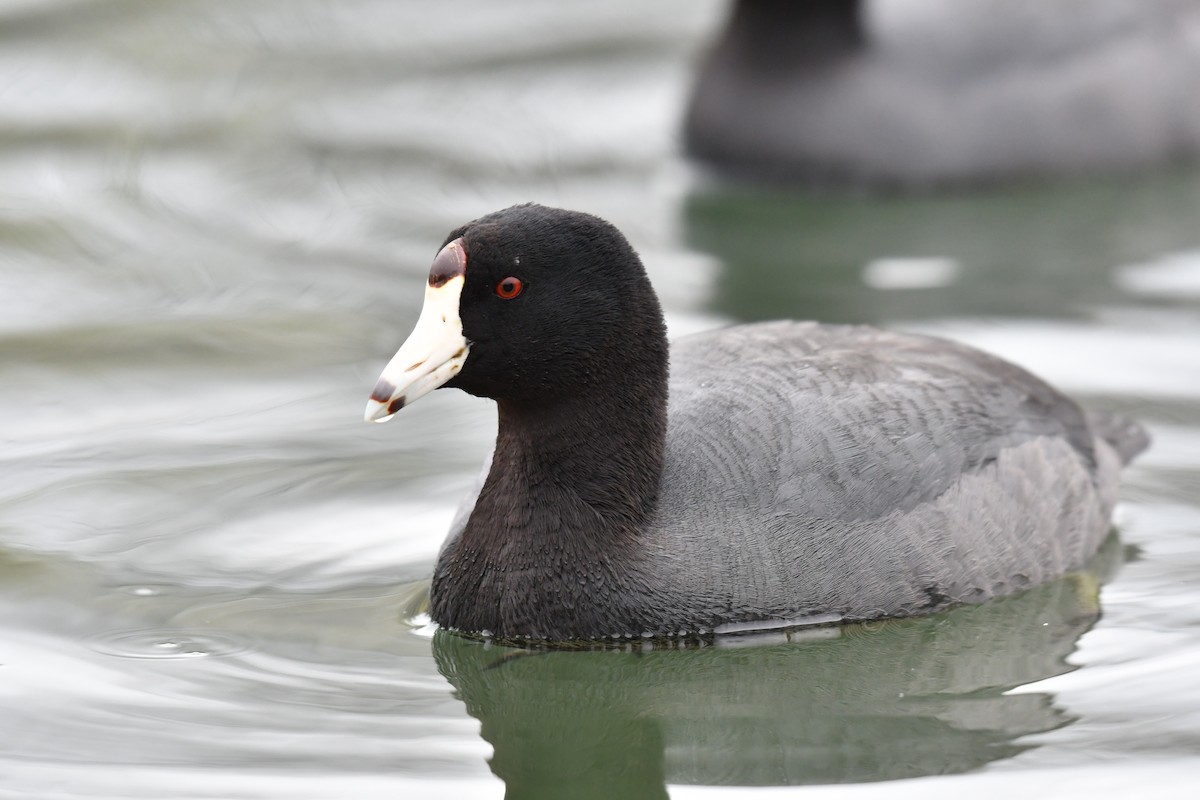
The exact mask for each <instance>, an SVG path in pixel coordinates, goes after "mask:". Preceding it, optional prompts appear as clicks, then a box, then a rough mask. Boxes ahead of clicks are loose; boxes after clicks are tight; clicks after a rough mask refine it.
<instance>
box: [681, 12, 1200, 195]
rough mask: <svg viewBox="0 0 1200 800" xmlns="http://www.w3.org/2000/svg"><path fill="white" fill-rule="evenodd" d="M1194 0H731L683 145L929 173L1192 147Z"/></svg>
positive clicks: (820, 168)
mask: <svg viewBox="0 0 1200 800" xmlns="http://www.w3.org/2000/svg"><path fill="white" fill-rule="evenodd" d="M1197 30H1200V2H1197V1H1196V0H1082V1H1081V2H1045V0H875V2H863V1H862V0H803V2H795V1H794V0H737V2H735V3H734V4H733V9H732V12H731V14H730V18H729V20H728V23H727V24H726V26H725V28H724V29H723V30H722V31H721V32H720V34H719V35H718V37H717V39H716V42H715V43H714V44H713V47H712V49H711V50H710V52H709V53H708V54H707V56H706V58H705V59H704V61H703V62H702V64H701V65H700V68H699V71H698V74H697V77H696V81H695V85H694V87H693V89H692V95H691V99H690V102H689V106H688V111H687V114H686V118H685V121H684V139H685V144H686V147H687V150H688V152H689V153H690V154H692V155H693V156H694V157H695V158H697V159H698V160H700V161H702V162H704V163H706V164H709V165H711V166H713V167H715V168H717V169H718V170H720V171H723V172H731V173H735V174H740V175H748V176H751V177H756V178H770V179H780V178H791V179H797V180H802V181H816V182H822V183H848V184H861V183H865V184H882V185H890V186H902V187H910V186H915V187H927V186H936V185H942V184H956V183H980V182H994V181H999V180H1009V179H1016V178H1030V177H1034V178H1036V177H1045V176H1061V175H1072V174H1079V173H1086V172H1096V171H1114V170H1130V169H1136V168H1144V167H1148V166H1153V165H1160V164H1163V163H1166V162H1168V161H1171V160H1173V159H1178V158H1180V157H1183V156H1195V155H1197V154H1198V153H1200V104H1198V103H1197V102H1196V94H1197V90H1196V87H1197V86H1200V37H1197V34H1196V31H1197Z"/></svg>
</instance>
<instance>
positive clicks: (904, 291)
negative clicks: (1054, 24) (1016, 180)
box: [0, 0, 1200, 798]
mask: <svg viewBox="0 0 1200 800" xmlns="http://www.w3.org/2000/svg"><path fill="white" fill-rule="evenodd" d="M719 13H720V9H719V8H718V7H717V6H716V5H715V4H714V3H707V2H706V3H692V2H683V0H676V1H673V2H664V3H654V4H638V3H633V2H626V1H624V0H622V2H618V3H606V4H592V5H580V4H569V5H568V4H560V3H553V2H548V1H541V2H538V1H535V0H524V2H522V3H520V4H518V5H513V4H505V5H504V6H503V7H501V6H496V7H494V8H493V7H491V6H489V5H487V4H478V3H465V2H450V3H439V4H435V5H431V4H415V3H413V4H399V3H386V2H367V1H366V0H357V1H355V2H343V3H337V4H333V3H323V2H315V1H313V2H309V1H305V2H281V1H280V0H253V2H233V1H232V0H218V1H216V2H204V3H199V2H175V3H161V2H153V1H152V0H113V1H112V2H108V3H103V4H99V3H78V2H71V1H70V0H59V1H48V2H28V1H26V0H4V2H0V298H2V299H3V311H4V313H3V314H0V439H2V440H3V442H4V447H3V451H2V455H0V458H2V459H3V464H4V471H3V475H4V480H3V481H2V482H0V709H2V710H3V713H2V714H0V796H3V797H13V798H27V797H38V798H77V797H88V798H99V797H110V798H160V797H172V798H211V797H225V798H276V797H277V798H329V797H362V798H373V797H379V798H384V797H386V798H395V797H405V798H421V797H438V798H442V797H447V796H453V797H500V796H503V794H504V792H505V783H504V782H503V781H507V782H508V783H507V786H508V790H509V793H510V796H514V797H518V796H523V797H537V796H545V797H562V796H568V795H574V796H580V797H661V796H663V795H664V794H668V793H669V795H670V796H672V797H710V796H711V797H729V796H739V797H740V796H744V794H745V793H746V791H748V790H747V789H745V788H744V787H747V786H753V787H756V788H755V789H753V791H754V792H756V793H763V794H768V795H769V794H772V793H774V792H776V791H778V792H786V793H788V796H792V795H793V794H795V793H796V792H803V791H815V792H824V791H826V790H824V789H821V788H815V789H809V790H797V789H786V788H785V789H770V788H768V787H770V786H782V785H787V784H821V783H831V782H832V783H844V784H846V785H844V786H842V787H839V789H838V791H839V793H841V794H844V795H848V796H856V795H870V796H886V797H918V796H919V797H922V798H927V797H928V796H930V795H931V794H933V795H939V794H940V795H949V794H952V793H953V794H970V793H973V794H977V795H983V796H1000V795H1004V796H1010V795H1015V794H1019V793H1037V794H1038V795H1045V794H1055V793H1058V794H1060V795H1062V796H1081V795H1083V794H1085V793H1086V794H1087V795H1089V796H1092V797H1098V798H1110V797H1111V798H1118V797H1120V798H1124V797H1128V796H1130V795H1131V794H1132V793H1133V792H1134V791H1144V790H1145V788H1146V787H1148V786H1154V787H1155V791H1157V792H1158V793H1159V794H1160V795H1165V794H1168V793H1170V792H1176V793H1177V794H1178V795H1179V796H1187V792H1188V789H1189V787H1190V786H1192V785H1194V775H1195V774H1196V771H1197V770H1200V757H1198V754H1200V684H1198V683H1197V681H1196V679H1195V676H1196V674H1198V670H1200V611H1198V610H1197V609H1200V590H1198V589H1197V581H1196V578H1197V575H1198V574H1200V539H1198V534H1200V355H1198V354H1200V232H1198V231H1200V226H1197V208H1198V207H1200V203H1198V201H1200V172H1197V171H1196V170H1195V169H1184V168H1172V169H1166V170H1163V171H1162V172H1161V173H1159V174H1154V175H1148V176H1138V177H1124V178H1108V179H1096V180H1090V181H1080V182H1076V183H1074V184H1071V185H1059V186H1021V187H1014V188H1011V189H1008V190H1003V191H993V192H987V193H982V192H981V193H960V194H956V195H951V196H929V197H891V198H869V197H858V196H837V195H832V196H831V195H811V194H795V193H782V192H779V191H775V190H770V191H753V190H749V189H744V188H729V187H725V188H722V187H715V186H712V185H710V184H707V183H706V182H704V181H702V180H694V179H693V176H692V175H691V173H690V172H689V171H688V169H687V168H686V165H684V164H683V163H682V162H681V161H680V160H679V159H678V157H677V156H676V155H675V150H676V145H675V142H676V128H675V126H676V120H677V118H678V115H679V111H680V108H681V105H682V102H683V96H684V92H685V89H686V82H687V74H688V69H689V65H690V63H691V60H692V59H693V58H694V56H695V53H696V52H697V49H698V48H699V47H700V46H702V42H703V40H704V37H705V36H707V35H708V32H709V31H711V29H712V27H713V26H714V25H715V24H716V22H717V18H718V16H719ZM527 200H536V201H540V202H544V203H548V204H558V205H564V206H570V207H575V208H579V209H583V210H588V211H591V212H593V213H597V214H600V215H601V216H605V217H607V218H609V219H610V220H612V221H613V222H614V223H616V224H617V225H618V226H620V227H621V228H622V229H623V230H625V231H626V232H627V234H628V235H629V236H630V238H631V240H632V241H633V242H634V244H635V246H636V247H637V248H638V249H639V251H640V252H641V254H642V256H643V258H644V259H645V261H646V262H647V266H648V268H649V270H650V273H651V277H652V279H653V280H654V281H655V283H656V286H657V287H658V288H659V291H660V293H661V294H662V297H663V300H664V304H665V306H666V309H667V312H668V316H669V322H670V325H671V327H672V329H673V331H675V332H677V333H683V332H687V331H690V330H696V329H700V328H704V327H709V326H712V325H719V324H724V323H727V322H730V321H736V320H743V319H762V318H771V317H780V316H787V317H819V318H822V319H826V320H833V321H855V322H872V323H877V324H884V325H891V326H898V327H905V328H909V329H917V330H923V331H931V332H936V333H941V334H943V335H948V336H953V337H955V338H959V339H962V340H964V341H968V342H972V343H976V344H980V345H982V346H985V347H987V348H989V349H991V350H993V351H995V352H998V353H1000V354H1002V355H1005V356H1007V357H1010V358H1012V359H1014V360H1016V361H1018V362H1020V363H1022V364H1025V365H1027V366H1029V367H1032V368H1033V369H1035V370H1036V371H1038V372H1040V373H1041V374H1043V375H1044V376H1046V377H1047V378H1049V379H1051V380H1052V381H1054V382H1056V383H1057V384H1059V385H1061V386H1062V387H1064V388H1066V389H1068V390H1070V391H1071V392H1072V393H1074V394H1076V395H1077V396H1079V397H1080V398H1081V399H1083V400H1084V401H1086V402H1088V403H1089V404H1092V405H1095V406H1097V407H1104V408H1112V409H1120V410H1125V411H1128V412H1129V413H1132V414H1135V415H1136V416H1138V417H1139V418H1140V419H1142V420H1144V421H1145V422H1146V423H1147V424H1148V426H1149V427H1150V429H1151V431H1152V432H1153V435H1154V437H1155V444H1154V447H1153V449H1152V450H1151V451H1149V452H1148V453H1147V454H1146V455H1145V456H1144V457H1143V458H1142V459H1141V460H1139V462H1138V463H1137V464H1136V465H1135V466H1134V467H1133V468H1132V469H1131V470H1129V472H1128V473H1127V481H1126V485H1125V488H1124V490H1123V495H1122V498H1123V501H1122V504H1121V505H1120V507H1119V508H1118V514H1117V519H1118V522H1119V524H1120V539H1119V540H1117V539H1114V540H1112V541H1111V542H1110V544H1109V545H1108V547H1107V549H1106V551H1105V553H1104V554H1103V556H1102V557H1101V559H1100V560H1099V561H1098V563H1097V564H1096V565H1094V567H1093V569H1092V570H1091V571H1089V572H1084V573H1080V574H1078V575H1074V576H1071V577H1069V578H1067V579H1066V580H1064V581H1061V582H1058V583H1056V584H1053V585H1051V586H1047V587H1043V588H1041V589H1038V590H1036V591H1034V592H1030V593H1028V594H1026V595H1023V596H1020V597H1016V598H1012V599H1010V600H1005V601H1002V602H997V603H993V604H990V605H988V606H984V607H981V608H970V609H961V610H959V611H955V612H951V613H949V614H946V615H941V616H938V617H933V618H930V619H925V620H914V621H907V622H902V623H888V624H884V625H879V626H856V627H850V628H845V629H836V628H823V629H816V630H810V631H802V632H796V633H793V634H790V635H786V636H785V635H777V636H775V637H774V638H767V639H765V640H764V639H762V638H755V637H738V638H734V639H730V640H727V641H725V642H723V643H722V645H721V646H720V647H715V646H710V647H702V648H696V649H683V650H679V649H669V650H660V649H653V648H651V647H648V646H646V645H644V644H642V645H637V646H635V644H634V643H631V644H630V646H629V647H628V648H624V649H620V650H617V651H610V652H569V653H532V654H529V653H523V652H517V651H512V650H510V649H506V648H501V647H497V646H488V645H484V644H481V643H478V642H473V641H469V640H463V639H459V638H456V637H453V636H448V635H446V634H444V633H437V634H434V633H433V632H432V631H431V630H429V629H428V628H425V627H421V625H420V617H419V615H417V616H416V617H415V618H414V613H415V611H416V609H418V608H419V603H420V596H421V593H422V591H423V588H424V583H423V582H424V581H425V579H426V578H427V577H428V573H429V569H430V564H431V561H432V558H433V557H434V554H435V553H436V550H437V547H438V544H439V543H440V541H441V538H442V536H443V533H444V531H445V529H446V527H447V525H448V524H449V521H450V518H451V517H452V515H453V513H454V508H455V504H456V503H457V500H458V498H459V496H460V495H461V494H462V492H463V491H464V490H465V489H466V488H467V487H468V486H469V485H470V484H471V482H472V481H473V480H474V478H475V474H476V472H477V470H478V467H479V463H480V460H481V459H482V458H483V455H484V453H485V452H486V450H487V447H488V442H489V439H490V437H491V436H492V434H493V432H494V425H495V422H494V411H493V410H492V409H491V408H490V407H489V406H488V404H487V403H485V402H482V401H475V400H473V399H471V398H467V397H465V396H462V395H460V394H457V393H453V392H439V393H436V395H435V396H432V397H429V398H426V399H425V400H423V401H422V402H421V403H418V404H416V405H414V406H413V407H412V408H411V409H405V411H404V413H403V414H401V415H399V416H398V417H397V418H396V419H395V420H394V421H393V422H391V423H390V424H389V425H388V426H386V427H378V426H367V425H364V424H363V423H362V422H361V413H362V408H363V405H364V402H365V399H366V395H367V393H368V392H369V390H370V387H371V385H372V384H373V382H374V379H375V377H376V376H377V375H378V372H379V370H380V368H381V367H382V365H383V364H384V363H385V361H386V360H387V358H388V357H389V356H390V355H391V353H392V352H393V351H394V349H395V347H396V346H397V345H398V344H399V342H400V341H401V340H402V338H403V336H404V335H405V334H406V333H407V330H408V327H409V326H410V325H411V323H412V321H413V320H414V319H415V316H416V312H417V309H418V304H419V303H420V298H421V285H422V276H423V275H424V274H425V272H426V271H427V269H428V265H429V261H430V259H431V258H432V256H433V254H434V252H435V250H436V248H437V246H438V244H440V242H441V239H442V237H443V236H444V234H445V232H447V231H448V230H450V229H451V228H452V227H454V226H456V225H458V224H460V223H462V222H463V221H465V220H468V219H470V218H472V217H474V216H477V215H479V214H482V213H486V212H488V211H491V210H493V209H496V208H499V207H502V206H504V205H506V204H509V203H513V202H520V201H527ZM414 619H415V622H414V621H413V620H414ZM564 784H569V789H564Z"/></svg>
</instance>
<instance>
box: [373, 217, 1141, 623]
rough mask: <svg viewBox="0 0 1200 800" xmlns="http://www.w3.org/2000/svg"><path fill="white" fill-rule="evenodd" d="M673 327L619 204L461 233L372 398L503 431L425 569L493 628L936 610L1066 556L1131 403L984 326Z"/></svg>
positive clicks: (453, 607) (446, 250) (1104, 512)
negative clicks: (453, 402)
mask: <svg viewBox="0 0 1200 800" xmlns="http://www.w3.org/2000/svg"><path fill="white" fill-rule="evenodd" d="M667 355H668V346H667V339H666V335H665V329H664V326H663V319H662V313H661V310H660V308H659V304H658V300H657V298H656V296H655V294H654V291H653V289H652V288H651V286H650V283H649V281H648V279H647V277H646V273H645V271H644V269H643V267H642V264H641V261H640V260H639V259H638V256H637V255H636V253H634V251H633V249H632V248H631V247H630V246H629V244H628V242H627V241H626V240H625V238H624V237H623V236H622V235H621V234H620V232H618V231H617V230H616V229H615V228H613V227H612V226H611V225H609V224H608V223H606V222H604V221H603V220H601V219H598V218H596V217H592V216H589V215H586V214H581V213H576V212H570V211H562V210H558V209H550V208H545V207H542V206H537V205H523V206H515V207H512V208H509V209H506V210H504V211H499V212H496V213H494V214H491V215H488V216H485V217H482V218H480V219H478V220H476V221H474V222H471V223H469V224H467V225H465V226H463V227H461V228H459V229H457V230H455V231H454V232H453V233H451V234H450V236H449V237H448V238H447V240H446V243H445V245H444V246H443V248H442V250H441V251H440V252H439V253H438V255H437V257H436V259H435V260H434V262H433V267H432V269H431V271H430V275H429V285H428V287H427V289H426V296H425V306H424V309H423V310H422V312H421V317H420V319H419V321H418V322H417V326H416V329H415V330H414V331H413V333H412V335H411V336H410V337H409V339H408V341H407V342H405V344H404V345H403V347H401V349H400V350H399V352H398V353H397V354H396V356H395V357H394V358H393V359H392V361H391V363H389V365H388V366H387V368H386V369H385V371H384V372H383V375H382V376H381V378H380V381H379V383H378V385H377V386H376V387H375V391H374V392H373V393H372V399H371V401H370V403H369V404H368V407H367V418H368V419H370V420H379V421H382V420H385V419H388V418H390V416H391V415H392V414H394V413H396V412H397V411H399V410H400V409H401V408H402V407H403V406H404V405H405V404H406V403H409V402H412V401H413V400H415V399H417V398H418V397H419V396H421V395H423V394H425V393H426V392H428V391H431V390H432V389H435V388H437V387H438V386H448V387H455V388H459V389H462V390H464V391H466V392H469V393H471V394H474V395H479V396H483V397H490V398H494V399H495V400H496V402H497V404H498V406H499V431H498V434H497V439H496V448H495V451H494V453H493V456H492V462H491V465H490V470H489V471H488V472H487V477H486V479H485V480H484V481H483V484H482V487H481V488H480V490H479V492H478V496H477V497H476V498H475V499H474V503H473V506H471V507H469V508H468V509H467V510H466V512H465V513H462V514H460V515H459V520H458V521H456V523H455V526H454V530H453V531H452V532H451V534H450V537H449V539H448V540H447V542H446V544H445V546H444V547H443V549H442V552H441V554H440V556H439V558H438V562H437V567H436V570H435V573H434V576H433V584H432V588H431V591H430V599H431V609H432V616H433V619H434V620H435V621H436V622H438V623H440V624H441V625H443V626H446V627H450V628H454V629H459V630H464V631H473V632H488V633H490V634H493V635H495V636H499V637H505V638H511V637H531V638H537V639H553V640H567V639H599V638H607V637H613V636H626V635H635V636H637V635H644V634H652V635H676V634H680V633H683V632H687V633H703V632H712V631H714V630H715V631H721V630H725V629H730V628H736V627H738V626H742V625H760V624H763V625H769V624H771V623H772V622H786V621H792V620H806V619H807V620H812V619H829V620H834V619H837V620H861V619H872V618H879V617H889V616H906V615H914V614H925V613H930V612H934V611H937V610H940V609H943V608H946V607H948V606H950V605H953V604H958V603H976V602H981V601H983V600H986V599H988V598H990V597H994V596H997V595H1002V594H1006V593H1010V592H1014V591H1018V590H1021V589H1024V588H1026V587H1029V586H1032V585H1034V584H1037V583H1039V582H1042V581H1045V580H1047V579H1049V578H1052V577H1055V576H1057V575H1061V574H1062V573H1063V572H1065V571H1068V570H1071V569H1073V568H1076V567H1078V566H1080V565H1081V564H1083V562H1084V561H1085V560H1086V559H1087V558H1088V557H1089V556H1090V555H1091V554H1092V553H1093V552H1094V551H1095V550H1096V548H1097V546H1098V545H1099V543H1100V541H1101V540H1102V539H1103V538H1104V536H1105V534H1106V531H1107V529H1108V526H1109V514H1110V512H1111V510H1112V506H1113V503H1114V501H1115V499H1116V494H1117V473H1118V471H1119V469H1120V466H1121V464H1122V463H1124V462H1126V461H1128V460H1129V459H1130V458H1131V457H1132V456H1133V455H1134V454H1136V453H1137V452H1138V451H1139V450H1141V449H1142V448H1143V447H1144V446H1145V443H1146V438H1145V434H1144V433H1143V432H1142V430H1141V428H1139V427H1138V426H1137V425H1136V424H1133V423H1130V422H1128V421H1125V420H1122V419H1119V418H1116V417H1111V416H1106V415H1098V414H1090V413H1087V412H1085V411H1083V410H1081V409H1080V407H1079V406H1077V405H1076V404H1075V403H1074V402H1073V401H1071V400H1070V399H1069V398H1067V397H1065V396H1063V395H1062V394H1060V393H1059V392H1057V391H1056V390H1054V389H1053V388H1051V387H1050V386H1048V385H1047V384H1046V383H1044V382H1043V381H1041V380H1039V379H1038V378H1036V377H1034V376H1033V375H1030V374H1029V373H1028V372H1026V371H1024V370H1022V369H1020V368H1019V367H1016V366H1014V365H1012V364H1009V363H1007V362H1004V361H1002V360H1000V359H998V358H995V357H993V356H989V355H987V354H985V353H982V352H980V351H978V350H974V349H971V348H969V347H965V346H963V345H959V344H955V343H952V342H949V341H944V340H941V339H935V338H930V337H924V336H913V335H905V334H898V333H888V332H884V331H880V330H876V329H873V328H867V327H847V326H840V325H821V324H817V323H811V322H804V323H801V322H775V323H766V324H757V325H742V326H737V327H733V328H728V329H725V330H718V331H712V332H709V333H703V334H700V335H696V336H689V337H686V338H683V339H680V340H678V341H677V342H675V343H674V344H673V345H672V346H671V349H670V355H671V358H670V361H671V363H670V375H669V379H668V358H667Z"/></svg>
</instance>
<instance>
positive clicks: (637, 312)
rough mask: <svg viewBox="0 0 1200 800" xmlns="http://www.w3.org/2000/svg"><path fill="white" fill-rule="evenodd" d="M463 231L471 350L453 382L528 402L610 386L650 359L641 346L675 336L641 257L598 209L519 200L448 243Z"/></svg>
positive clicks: (463, 305) (464, 315) (464, 303)
mask: <svg viewBox="0 0 1200 800" xmlns="http://www.w3.org/2000/svg"><path fill="white" fill-rule="evenodd" d="M455 239H461V245H462V247H463V250H464V251H465V253H466V280H465V283H464V285H463V289H462V294H461V299H460V303H459V315H460V317H461V319H462V331H463V336H464V337H465V338H466V339H467V341H468V343H469V344H470V349H469V354H468V356H467V359H466V362H465V363H464V365H463V367H462V370H461V371H460V372H459V373H458V374H457V375H456V376H454V377H453V378H452V379H451V380H449V381H448V382H447V383H446V384H445V385H446V386H451V387H456V388H459V389H462V390H464V391H466V392H469V393H471V394H474V395H479V396H483V397H491V398H495V399H497V400H511V401H514V402H518V403H526V402H538V403H541V402H547V401H553V400H554V399H556V398H561V397H564V396H570V395H574V394H577V393H580V392H589V391H604V390H605V387H604V386H603V384H604V383H605V382H608V381H612V380H614V379H615V380H620V377H619V376H620V374H621V373H623V372H626V371H627V370H628V367H629V362H630V361H631V360H632V361H634V362H636V361H639V360H642V355H641V354H639V352H638V351H639V348H640V347H642V346H645V347H647V348H651V349H653V350H655V351H657V350H658V349H659V348H660V345H659V344H657V343H658V342H663V341H665V340H664V333H663V322H662V312H661V310H660V308H659V305H658V300H657V298H656V297H655V295H654V292H653V289H652V288H651V287H650V283H649V280H648V279H647V278H646V273H645V270H644V269H643V267H642V264H641V261H640V260H639V259H638V257H637V254H636V253H635V252H634V251H633V248H632V247H630V245H629V243H628V242H627V241H626V240H625V237H624V236H623V235H622V234H621V233H620V231H618V230H617V229H616V228H614V227H613V226H612V225H610V224H608V223H607V222H605V221H604V220H602V219H599V218H598V217H594V216H591V215H589V214H582V213H579V212H575V211H565V210H562V209H555V208H546V207H544V206H539V205H533V204H530V205H520V206H513V207H511V208H507V209H504V210H503V211H497V212H495V213H493V214H489V215H487V216H485V217H481V218H479V219H477V220H475V221H474V222H471V223H468V224H467V225H464V226H462V227H461V228H458V229H457V230H455V231H454V232H452V233H451V234H450V235H449V236H448V237H446V243H449V242H451V241H454V240H455ZM661 347H665V344H664V345H661ZM658 357H662V358H665V352H664V353H662V354H659V355H658V356H656V358H658ZM611 388H612V387H608V389H609V390H611Z"/></svg>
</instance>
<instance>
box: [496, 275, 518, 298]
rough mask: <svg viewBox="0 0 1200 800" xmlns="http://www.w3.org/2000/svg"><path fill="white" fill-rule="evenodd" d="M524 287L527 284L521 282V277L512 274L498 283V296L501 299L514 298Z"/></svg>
mask: <svg viewBox="0 0 1200 800" xmlns="http://www.w3.org/2000/svg"><path fill="white" fill-rule="evenodd" d="M524 288H525V284H523V283H521V279H520V278H514V277H512V276H511V275H510V276H508V277H507V278H505V279H504V280H502V281H500V282H499V283H497V284H496V297H499V298H500V299H501V300H512V299H513V298H514V297H516V296H517V295H519V294H520V293H521V290H522V289H524Z"/></svg>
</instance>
